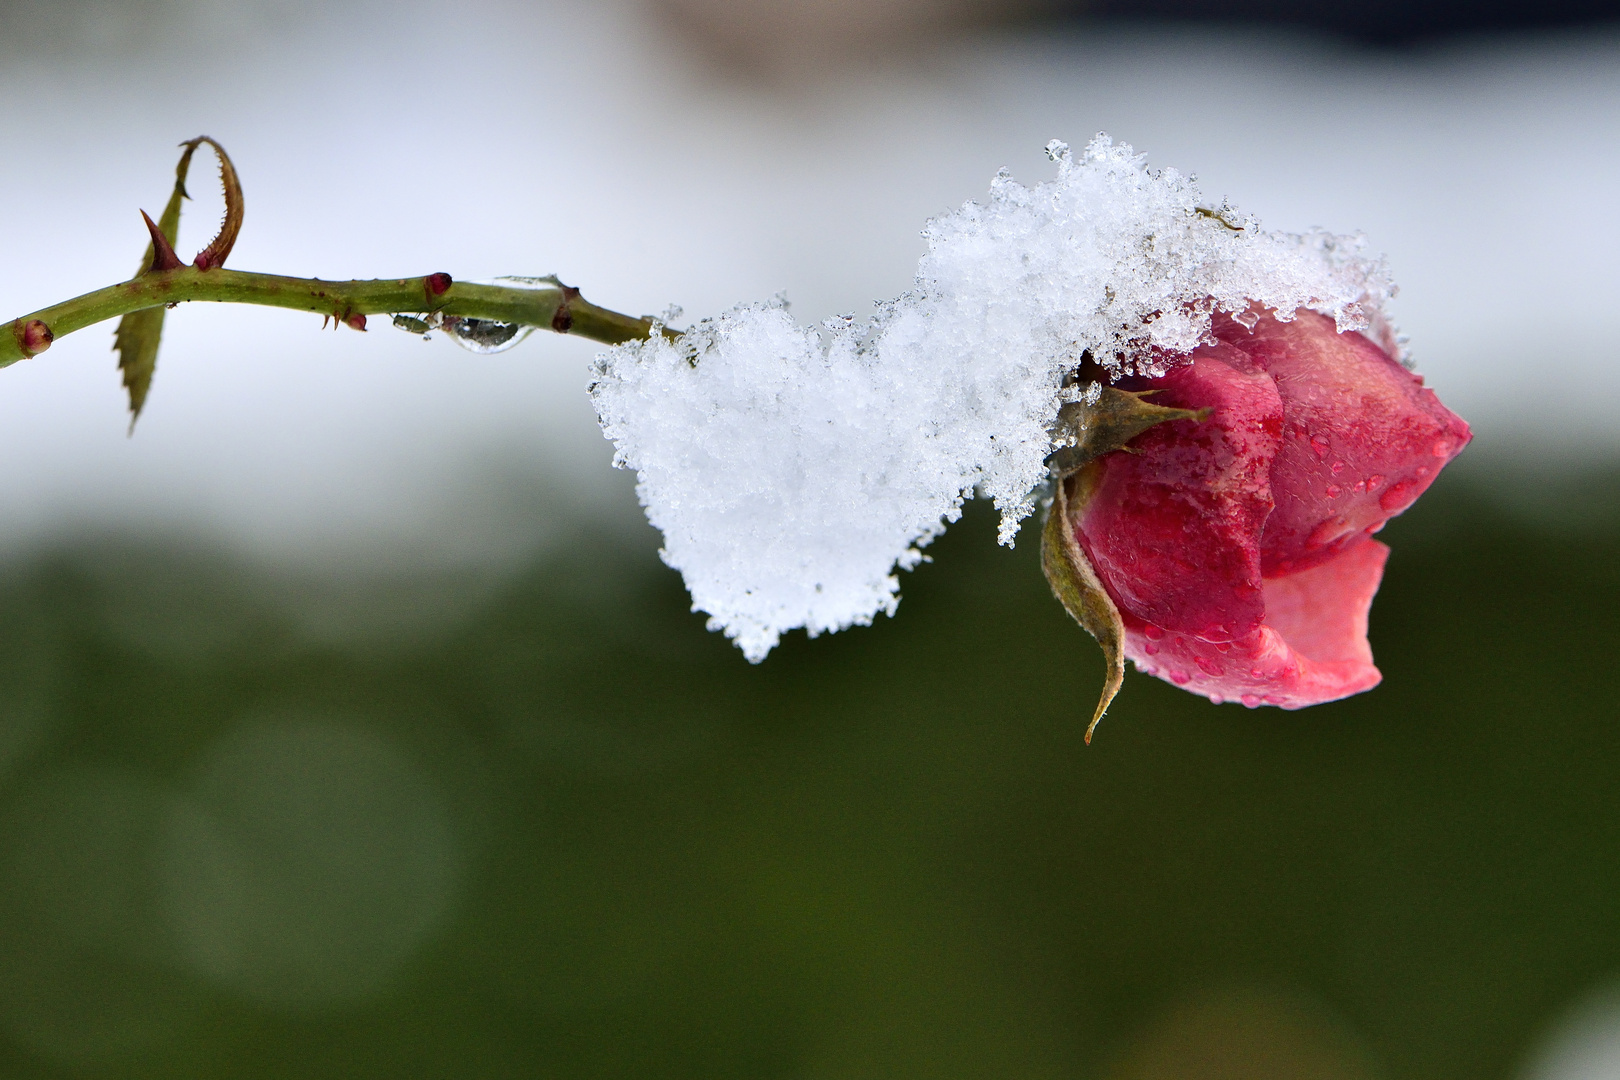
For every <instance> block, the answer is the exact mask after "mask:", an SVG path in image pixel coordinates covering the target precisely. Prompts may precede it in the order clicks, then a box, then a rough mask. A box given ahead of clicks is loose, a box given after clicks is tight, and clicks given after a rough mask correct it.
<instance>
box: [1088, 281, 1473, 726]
mask: <svg viewBox="0 0 1620 1080" xmlns="http://www.w3.org/2000/svg"><path fill="white" fill-rule="evenodd" d="M1250 321H1252V322H1253V326H1252V329H1250V328H1248V327H1246V326H1245V325H1244V323H1245V322H1250ZM1212 329H1213V335H1214V337H1215V338H1216V339H1217V340H1216V343H1215V344H1212V345H1204V346H1201V347H1199V348H1197V349H1195V350H1194V351H1193V352H1192V353H1191V354H1190V355H1189V356H1188V357H1187V358H1186V360H1185V361H1184V362H1182V363H1180V364H1178V365H1177V366H1174V367H1172V368H1170V370H1169V371H1168V372H1167V373H1166V374H1165V375H1164V376H1162V377H1160V378H1155V379H1130V380H1124V381H1122V382H1121V384H1120V386H1121V387H1122V388H1123V389H1126V390H1131V391H1137V392H1139V393H1140V392H1142V391H1150V392H1152V395H1153V396H1152V398H1151V401H1152V403H1153V404H1154V405H1156V406H1168V407H1171V408H1179V409H1187V410H1191V409H1208V410H1210V411H1209V413H1208V417H1207V419H1204V420H1198V419H1191V418H1188V419H1169V420H1165V421H1164V422H1161V423H1157V424H1155V425H1154V426H1152V427H1150V428H1148V429H1147V430H1145V431H1144V432H1142V433H1141V434H1140V435H1138V436H1136V437H1135V438H1134V439H1133V440H1132V442H1131V444H1130V447H1129V451H1128V452H1112V453H1105V454H1103V455H1101V456H1099V457H1097V458H1095V460H1092V461H1091V462H1090V464H1088V465H1087V466H1086V467H1085V469H1084V470H1083V471H1081V472H1080V473H1078V474H1076V475H1075V476H1074V477H1073V478H1072V479H1070V480H1068V481H1066V483H1067V484H1068V485H1069V486H1067V487H1066V488H1064V489H1063V491H1064V492H1065V493H1067V494H1066V496H1060V499H1059V502H1058V504H1057V505H1058V506H1059V507H1061V509H1062V511H1063V513H1064V514H1065V517H1064V521H1065V524H1066V525H1067V527H1068V529H1069V530H1071V531H1072V536H1073V539H1074V541H1075V544H1076V545H1077V547H1078V549H1079V552H1082V553H1083V556H1084V559H1085V561H1087V562H1089V563H1090V567H1089V569H1090V570H1091V571H1092V572H1093V573H1094V575H1095V580H1096V581H1097V582H1099V583H1100V585H1101V587H1102V588H1103V589H1104V590H1106V593H1107V597H1108V599H1110V600H1111V601H1112V602H1113V605H1114V606H1115V607H1116V608H1117V611H1118V624H1117V625H1119V626H1120V629H1121V631H1122V635H1121V636H1122V646H1123V653H1124V655H1125V656H1128V657H1130V659H1131V660H1132V661H1134V662H1135V664H1136V666H1137V668H1138V669H1139V670H1141V671H1144V672H1146V673H1148V674H1150V675H1157V676H1158V677H1160V678H1162V679H1166V680H1168V681H1170V682H1172V683H1174V684H1175V685H1177V686H1180V687H1183V688H1185V689H1187V690H1190V691H1193V692H1194V693H1198V694H1203V695H1205V696H1206V697H1208V698H1210V699H1211V700H1213V701H1216V702H1220V701H1241V702H1242V703H1243V704H1245V705H1248V706H1251V707H1253V706H1257V705H1260V704H1269V705H1280V706H1282V707H1283V708H1287V709H1298V708H1302V707H1304V706H1306V705H1316V704H1319V703H1321V702H1325V701H1333V700H1335V699H1337V698H1342V697H1346V696H1348V695H1350V694H1356V693H1360V692H1361V691H1363V690H1369V689H1371V688H1372V687H1374V686H1376V685H1377V684H1378V681H1379V679H1380V678H1381V676H1380V675H1379V672H1378V669H1377V668H1376V667H1374V666H1373V659H1372V649H1371V647H1370V646H1369V645H1368V642H1367V611H1368V608H1369V606H1370V605H1371V603H1372V598H1373V594H1374V593H1376V592H1377V591H1378V583H1379V580H1380V578H1381V577H1382V576H1383V569H1384V560H1385V559H1386V558H1387V557H1388V554H1389V549H1388V548H1387V547H1386V546H1385V545H1383V544H1381V543H1379V542H1378V541H1376V540H1373V539H1371V536H1372V534H1373V533H1376V532H1377V531H1378V530H1379V529H1381V528H1383V526H1384V523H1385V522H1387V521H1388V520H1389V519H1390V518H1391V517H1393V516H1394V515H1396V514H1399V513H1400V512H1401V511H1403V510H1405V509H1406V508H1407V507H1408V506H1410V505H1412V503H1413V501H1414V500H1416V499H1417V497H1418V496H1419V495H1421V494H1422V493H1423V491H1424V489H1426V488H1427V487H1428V486H1429V484H1430V483H1431V482H1432V481H1433V480H1434V477H1435V475H1436V474H1437V473H1438V472H1439V471H1440V469H1441V468H1442V467H1443V466H1444V465H1445V464H1446V462H1448V461H1450V460H1451V459H1452V458H1453V457H1455V456H1456V455H1457V453H1458V452H1459V451H1461V450H1462V448H1463V447H1464V446H1466V445H1467V443H1468V441H1469V439H1470V438H1471V434H1470V432H1469V430H1468V425H1467V424H1466V423H1464V422H1463V421H1462V420H1461V419H1460V418H1459V417H1457V416H1456V415H1455V414H1454V413H1452V412H1451V411H1450V410H1449V409H1447V408H1446V407H1445V406H1444V405H1442V404H1440V401H1439V399H1438V398H1436V397H1435V395H1434V393H1433V392H1432V391H1430V390H1428V389H1425V388H1424V386H1423V382H1422V380H1421V379H1420V378H1419V377H1418V376H1416V375H1414V374H1413V373H1412V372H1410V371H1408V370H1407V369H1406V368H1404V367H1402V366H1401V365H1400V364H1399V363H1398V362H1396V361H1395V360H1394V359H1393V358H1391V357H1390V356H1389V354H1388V353H1386V352H1385V351H1384V350H1383V349H1381V348H1380V347H1379V346H1378V345H1376V344H1374V343H1373V342H1372V341H1370V340H1369V339H1368V338H1366V337H1365V336H1363V335H1362V334H1359V333H1356V332H1353V331H1351V332H1345V333H1339V332H1338V331H1337V330H1336V329H1335V326H1334V323H1333V320H1331V319H1329V318H1327V317H1325V316H1322V315H1319V314H1316V313H1315V312H1311V311H1304V310H1301V311H1300V312H1298V313H1297V315H1296V317H1295V318H1293V319H1292V320H1289V321H1282V320H1280V319H1278V318H1277V317H1276V316H1275V313H1273V312H1270V311H1265V310H1262V309H1259V308H1253V309H1251V310H1250V311H1249V312H1246V313H1244V315H1243V316H1242V321H1241V322H1240V321H1239V320H1238V319H1234V318H1233V317H1231V316H1228V315H1224V314H1217V315H1216V316H1215V319H1214V325H1213V328H1212ZM1141 396H1142V398H1143V399H1146V397H1147V395H1146V394H1142V395H1141ZM1066 540H1067V538H1066V537H1065V538H1064V544H1063V546H1065V547H1068V545H1067V543H1066ZM1069 550H1073V548H1069ZM1075 561H1076V562H1078V559H1076V560H1075ZM1098 600H1099V602H1100V598H1098ZM1105 606H1106V605H1105ZM1072 609H1073V605H1071V610H1072ZM1099 640H1101V638H1099ZM1105 648H1106V644H1105ZM1113 663H1114V664H1115V665H1116V666H1117V660H1115V661H1113ZM1109 696H1111V695H1109ZM1106 703H1107V702H1106V698H1105V701H1104V703H1103V705H1104V707H1106ZM1098 715H1099V716H1100V715H1101V708H1099V711H1098Z"/></svg>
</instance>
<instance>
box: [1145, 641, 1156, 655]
mask: <svg viewBox="0 0 1620 1080" xmlns="http://www.w3.org/2000/svg"><path fill="white" fill-rule="evenodd" d="M1142 651H1143V652H1145V653H1147V654H1148V655H1149V656H1157V655H1158V654H1159V646H1158V645H1157V644H1155V643H1154V642H1151V641H1144V642H1142Z"/></svg>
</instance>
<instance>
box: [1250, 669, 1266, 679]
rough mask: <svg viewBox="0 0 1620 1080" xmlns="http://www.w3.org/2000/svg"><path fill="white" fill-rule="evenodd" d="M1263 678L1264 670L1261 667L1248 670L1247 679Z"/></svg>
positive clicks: (1264, 675)
mask: <svg viewBox="0 0 1620 1080" xmlns="http://www.w3.org/2000/svg"><path fill="white" fill-rule="evenodd" d="M1265 677H1266V669H1265V668H1263V667H1252V668H1250V669H1249V678H1251V679H1263V678H1265Z"/></svg>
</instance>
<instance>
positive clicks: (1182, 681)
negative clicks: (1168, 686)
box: [1170, 670, 1192, 686]
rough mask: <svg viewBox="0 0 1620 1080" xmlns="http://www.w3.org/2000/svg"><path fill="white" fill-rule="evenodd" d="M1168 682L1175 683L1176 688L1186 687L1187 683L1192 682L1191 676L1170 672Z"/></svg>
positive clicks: (1174, 671)
mask: <svg viewBox="0 0 1620 1080" xmlns="http://www.w3.org/2000/svg"><path fill="white" fill-rule="evenodd" d="M1170 681H1171V682H1173V683H1175V684H1176V685H1177V686H1186V685H1187V684H1188V683H1190V682H1192V676H1191V675H1189V674H1187V673H1186V672H1185V671H1176V670H1172V671H1171V672H1170Z"/></svg>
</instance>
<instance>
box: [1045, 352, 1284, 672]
mask: <svg viewBox="0 0 1620 1080" xmlns="http://www.w3.org/2000/svg"><path fill="white" fill-rule="evenodd" d="M1153 387H1154V388H1155V389H1158V390H1160V391H1161V392H1160V393H1159V394H1157V395H1156V396H1155V397H1154V398H1153V399H1152V400H1153V401H1154V403H1156V404H1160V405H1172V406H1180V407H1186V408H1199V407H1202V406H1213V407H1214V410H1215V412H1214V414H1213V416H1212V417H1211V419H1210V420H1208V421H1206V422H1203V423H1198V422H1195V421H1191V420H1179V421H1173V422H1171V423H1166V424H1160V425H1159V426H1158V427H1155V428H1152V429H1150V430H1149V431H1147V432H1145V433H1143V434H1142V435H1141V436H1140V437H1139V438H1138V439H1137V440H1136V441H1135V443H1133V444H1132V447H1133V449H1134V450H1136V451H1137V452H1136V453H1126V452H1120V453H1113V454H1108V455H1105V456H1104V457H1102V458H1100V459H1098V462H1097V467H1098V469H1099V470H1100V473H1101V478H1100V481H1099V483H1098V484H1097V486H1096V488H1095V489H1094V490H1093V492H1092V494H1091V497H1090V498H1089V500H1088V501H1087V503H1086V507H1085V509H1084V511H1083V512H1082V513H1081V515H1080V517H1079V522H1078V524H1077V527H1076V529H1075V538H1076V539H1077V540H1078V541H1079V543H1080V545H1081V547H1082V548H1083V549H1084V550H1085V552H1086V555H1087V557H1088V558H1090V559H1091V562H1092V565H1093V566H1094V567H1095V568H1096V571H1097V574H1098V576H1099V577H1100V578H1101V579H1102V581H1103V583H1104V585H1105V586H1106V587H1107V589H1108V592H1109V594H1110V595H1111V596H1112V597H1113V598H1114V602H1115V603H1116V604H1118V605H1119V608H1120V610H1121V612H1124V613H1127V614H1129V615H1131V616H1134V617H1135V618H1136V619H1138V620H1140V621H1141V622H1144V623H1153V624H1156V625H1158V626H1162V627H1164V628H1165V629H1167V630H1173V631H1177V632H1180V633H1186V634H1192V635H1195V636H1197V637H1200V638H1204V639H1206V640H1210V641H1230V640H1233V639H1235V638H1240V637H1243V636H1245V635H1247V634H1251V633H1253V632H1254V631H1255V629H1256V628H1257V627H1258V626H1259V625H1260V621H1261V618H1262V616H1263V615H1264V613H1265V601H1264V599H1263V597H1262V595H1261V581H1260V546H1259V540H1260V533H1261V529H1262V527H1263V526H1264V524H1265V522H1266V517H1267V515H1268V514H1270V513H1271V508H1272V494H1271V485H1270V473H1271V467H1272V459H1273V458H1274V457H1275V455H1276V453H1277V447H1278V433H1279V431H1280V429H1281V424H1282V417H1283V406H1282V400H1281V398H1280V397H1279V396H1278V394H1277V390H1276V387H1275V386H1274V385H1273V383H1272V380H1271V377H1270V376H1268V375H1267V374H1265V373H1264V372H1262V371H1258V370H1256V369H1255V367H1254V365H1253V363H1252V362H1250V361H1249V360H1248V358H1247V357H1246V356H1245V355H1244V354H1243V353H1241V352H1239V351H1238V350H1236V349H1233V348H1231V347H1229V346H1225V345H1215V346H1209V347H1205V348H1200V349H1198V350H1197V351H1196V352H1194V353H1193V354H1192V358H1191V362H1190V363H1186V364H1183V365H1181V366H1179V367H1176V368H1174V369H1172V370H1171V371H1170V373H1169V374H1168V375H1166V376H1164V377H1163V378H1160V379H1155V380H1154V382H1153Z"/></svg>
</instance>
